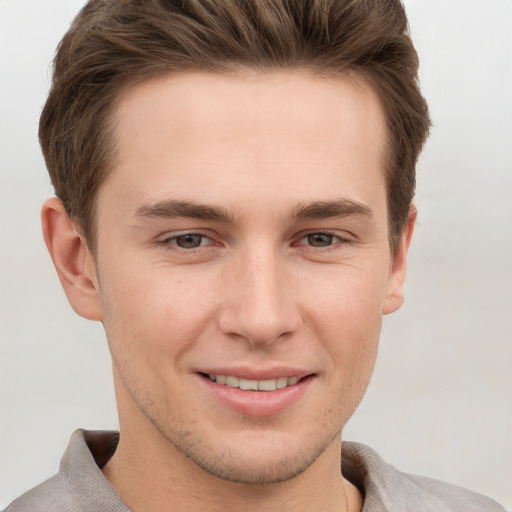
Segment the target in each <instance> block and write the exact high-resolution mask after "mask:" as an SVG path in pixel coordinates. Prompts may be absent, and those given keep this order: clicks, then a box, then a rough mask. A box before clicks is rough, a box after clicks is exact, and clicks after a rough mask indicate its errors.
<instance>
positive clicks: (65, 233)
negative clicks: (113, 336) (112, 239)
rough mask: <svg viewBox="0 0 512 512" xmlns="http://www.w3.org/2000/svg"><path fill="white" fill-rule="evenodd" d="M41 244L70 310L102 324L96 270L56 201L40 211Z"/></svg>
mask: <svg viewBox="0 0 512 512" xmlns="http://www.w3.org/2000/svg"><path fill="white" fill-rule="evenodd" d="M41 223H42V228H43V236H44V241H45V243H46V247H47V248H48V251H49V253H50V256H51V258H52V261H53V264H54V265H55V269H56V270H57V274H58V275H59V279H60V282H61V284H62V287H63V288H64V291H65V293H66V296H67V298H68V300H69V303H70V304H71V307H72V308H73V309H74V310H75V311H76V312H77V313H78V314H79V315H80V316H83V317H85V318H88V319H89V320H100V321H101V320H102V313H101V307H100V300H99V294H98V282H97V277H96V270H95V265H94V261H93V258H92V255H91V253H90V252H89V249H88V247H87V244H86V243H85V241H84V240H83V239H82V237H81V236H80V234H79V233H78V231H77V229H76V228H75V226H74V225H73V223H72V222H71V221H70V220H69V217H68V215H67V213H66V210H65V209H64V206H63V205H62V202H61V201H60V200H59V199H57V198H52V199H48V200H47V201H46V202H45V203H44V204H43V208H42V210H41Z"/></svg>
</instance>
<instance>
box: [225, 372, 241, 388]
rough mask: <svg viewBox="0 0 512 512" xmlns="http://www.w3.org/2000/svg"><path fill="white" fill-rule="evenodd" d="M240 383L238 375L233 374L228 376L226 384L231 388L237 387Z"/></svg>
mask: <svg viewBox="0 0 512 512" xmlns="http://www.w3.org/2000/svg"><path fill="white" fill-rule="evenodd" d="M239 383H240V380H239V378H238V377H231V375H228V376H227V377H226V385H227V386H229V387H230V388H237V387H238V384H239Z"/></svg>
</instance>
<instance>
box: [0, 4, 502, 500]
mask: <svg viewBox="0 0 512 512" xmlns="http://www.w3.org/2000/svg"><path fill="white" fill-rule="evenodd" d="M81 4H82V1H78V0H25V1H23V2H21V1H19V0H1V1H0V52H1V55H0V90H1V105H0V108H1V112H0V130H1V131H0V172H1V174H0V233H1V234H0V336H1V345H0V507H3V506H5V505H7V503H8V502H9V501H10V500H11V499H13V498H14V497H15V496H17V495H19V494H20V493H21V492H23V491H25V490H27V489H28V488H30V487H32V486H34V485H35V484H37V483H39V482H40V481H42V480H43V479H45V478H47V477H49V476H50V475H52V474H53V473H55V472H56V470H57V466H58V461H59V459H60V456H61V454H62V453H63V451H64V449H65V447H66V444H67V440H68V438H69V435H70V434H71V432H72V431H73V430H74V429H75V428H77V427H86V428H115V427H116V413H115V403H114V398H113V391H112V384H111V378H110V367H109V357H108V349H107V346H106V341H105V340H104V336H103V331H102V327H101V326H100V325H96V324H94V323H91V322H88V321H85V320H83V319H81V318H79V317H78V316H77V315H75V314H74V313H73V312H72V310H71V308H70V307H69V306H68V304H67V302H66V299H65V297H64V294H63V292H62V291H61V289H60V285H59V283H58V280H57V277H56V274H55V272H54V270H53V267H52V265H51V262H50V259H49V257H48V256H47V254H46V249H45V248H44V244H43V240H42V236H41V234H40V227H39V209H40V205H41V203H42V201H43V200H44V198H46V197H48V196H50V195H51V194H52V191H51V188H50V186H49V181H48V178H47V176H46V172H45V168H44V163H43V160H42V157H41V154H40V151H39V147H38V143H37V135H36V134H37V122H38V117H39V112H40V109H41V106H42V104H43V101H44V98H45V95H46V92H47V89H48V78H49V63H50V60H51V58H52V55H53V52H54V49H55V47H56V45H57V43H58V41H59V39H60V37H61V36H62V35H63V33H64V31H65V30H66V28H67V26H68V25H69V23H70V21H71V19H72V17H73V16H74V14H76V12H77V11H78V9H79V7H80V6H81ZM405 4H406V8H407V11H408V14H409V19H410V24H411V30H412V34H413V38H414V40H415V42H416V45H417V48H418V51H419V53H420V59H421V63H422V65H421V82H422V87H423V90H424V94H425V95H426V97H427V100H428V101H429V103H430V108H431V113H432V117H433V122H434V128H433V130H432V136H431V138H430V140H429V142H428V145H427V148H426V150H425V152H424V154H423V156H422V159H421V161H420V165H419V169H418V193H417V205H418V209H419V222H418V225H417V227H416V232H415V237H414V240H413V247H412V251H411V255H410V263H409V275H408V284H407V287H406V292H407V293H406V303H405V306H404V307H403V308H402V310H401V311H399V312H398V313H396V314H394V315H392V316H391V317H387V318H386V319H385V323H384V330H383V336H382V342H381V350H380V355H379V360H378V364H377V368H376V372H375V375H374V378H373V381H372V384H371V385H370V389H369V391H368V393H367V396H366V397H365V399H364V400H363V403H362V405H361V407H360V409H359V411H358V412H357V413H356V415H355V416H354V418H352V420H351V421H350V422H349V424H348V425H347V427H346V429H345V432H344V437H345V438H346V439H351V440H356V441H361V442H365V443H368V444H370V445H371V446H373V447H374V448H376V449H377V450H378V451H380V452H381V454H382V455H383V456H384V457H385V458H386V459H387V460H388V461H389V462H391V463H393V464H394V465H396V466H398V467H399V468H400V469H403V470H406V471H409V472H414V473H420V474H427V475H429V476H432V477H435V478H440V479H444V480H448V481H450V482H453V483H457V484H460V485H462V486H466V487H469V488H472V489H474V490H476V491H479V492H482V493H484V494H488V495H490V496H492V497H494V498H495V499H497V500H498V501H501V502H502V504H504V505H505V506H507V507H509V508H512V322H511V318H512V268H511V267H512V263H511V262H512V229H511V226H510V224H511V222H512V1H510V0H485V1H484V0H408V1H406V2H405Z"/></svg>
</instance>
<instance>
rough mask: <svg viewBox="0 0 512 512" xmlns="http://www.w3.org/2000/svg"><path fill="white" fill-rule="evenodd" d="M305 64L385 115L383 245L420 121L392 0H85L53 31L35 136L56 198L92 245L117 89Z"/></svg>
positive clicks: (405, 201) (401, 199) (413, 75)
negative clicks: (363, 90)
mask: <svg viewBox="0 0 512 512" xmlns="http://www.w3.org/2000/svg"><path fill="white" fill-rule="evenodd" d="M244 69H249V70H251V69H252V70H260V71H265V70H266V71H272V70H274V71H275V70H294V69H295V70H298V69H302V70H309V71H311V72H313V73H315V74H317V75H319V76H331V77H343V76H345V77H346V76H356V77H359V78H360V79H363V80H364V81H366V82H367V83H368V84H369V85H370V86H371V87H372V88H373V90H374V91H375V93H376V94H377V96H378V97H379V99H380V101H381V103H382V106H383V108H384V112H385V116H386V123H387V130H388V133H387V136H388V140H387V148H386V186H387V200H388V216H389V217H388V222H389V237H390V245H391V249H392V250H394V248H395V247H396V244H397V242H398V240H399V238H400V233H401V231H402V228H403V227H404V226H405V224H406V223H407V221H408V218H409V211H410V208H411V203H412V200H413V196H414V189H415V166H416V161H417V158H418V155H419V153H420V151H421V148H422V146H423V143H424V141H425V139H426V136H427V133H428V128H429V124H430V122H429V116H428V109H427V105H426V103H425V100H424V99H423V97H422V95H421V93H420V90H419V88H418V81H417V70H418V59H417V54H416V52H415V50H414V47H413V45H412V42H411V40H410V37H409V34H408V29H407V19H406V16H405V12H404V9H403V6H402V4H401V2H400V1H398V0H394V1H388V0H382V1H381V0H378V1H374V0H337V1H331V2H324V1H320V0H318V1H316V0H312V1H308V2H303V1H302V0H295V1H292V0H288V1H282V0H275V1H269V2H236V1H233V0H219V1H215V2H209V1H205V2H181V1H180V2H175V1H168V2H161V1H157V0H153V1H147V2H138V1H123V2H112V1H109V0H92V1H90V2H88V4H87V5H86V6H85V7H84V8H83V10H82V12H81V13H80V14H79V15H78V16H77V18H76V19H75V21H74V23H73V24H72V26H71V28H70V30H69V31H68V33H67V34H66V35H65V36H64V38H63V40H62V42H61V44H60V46H59V49H58V52H57V55H56V57H55V62H54V73H53V83H52V88H51V91H50V95H49V97H48V100H47V102H46V104H45V107H44V110H43V112H42V115H41V121H40V130H39V137H40V141H41V147H42V149H43V153H44V156H45V159H46V164H47V167H48V170H49V173H50V176H51V180H52V184H53V186H54V188H55V192H56V195H57V197H58V198H59V199H60V200H61V201H62V203H63V204H64V206H65V208H66V211H67V212H68V215H69V217H70V219H71V220H72V221H73V222H74V223H75V224H76V226H77V227H78V228H79V229H80V230H81V232H82V233H83V235H84V236H85V238H86V240H87V242H88V245H89V248H90V249H91V250H92V251H94V248H95V221H96V219H95V200H96V197H97V195H98V192H99V190H100V188H101V185H102V183H103V182H104V180H105V179H106V177H107V176H108V174H109V173H110V172H111V170H112V168H113V167H114V166H115V161H116V138H115V130H114V126H113V124H112V113H113V111H114V110H115V106H116V103H117V101H118V100H119V98H120V97H121V96H122V94H123V92H125V91H127V90H128V89H129V88H130V87H132V86H133V85H134V84H136V83H138V82H141V81H144V80H146V79H149V78H152V77H157V76H162V75H170V74H179V73H183V72H186V71H198V70H203V71H208V72H214V73H222V72H233V71H239V72H240V71H242V70H244Z"/></svg>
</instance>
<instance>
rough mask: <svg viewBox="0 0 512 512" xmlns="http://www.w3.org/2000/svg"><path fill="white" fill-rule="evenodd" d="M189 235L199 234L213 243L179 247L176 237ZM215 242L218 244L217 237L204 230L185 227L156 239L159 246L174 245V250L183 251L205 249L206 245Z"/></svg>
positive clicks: (168, 246) (167, 246)
mask: <svg viewBox="0 0 512 512" xmlns="http://www.w3.org/2000/svg"><path fill="white" fill-rule="evenodd" d="M187 235H197V236H200V237H202V238H203V239H207V240H209V241H210V242H211V243H208V244H204V245H203V244H201V245H199V246H198V247H193V248H190V249H185V248H183V247H179V246H178V245H177V244H176V243H175V241H176V239H177V238H180V237H182V236H187ZM173 242H174V243H173ZM215 244H216V242H215V239H214V238H213V236H211V235H210V234H207V233H205V232H204V231H202V230H200V229H184V230H181V231H173V232H170V233H165V234H163V235H160V236H159V237H158V238H157V240H156V245H158V246H162V247H164V248H170V247H171V246H173V249H174V250H176V251H183V252H192V251H194V250H198V249H204V248H205V247H208V246H211V245H215Z"/></svg>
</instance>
